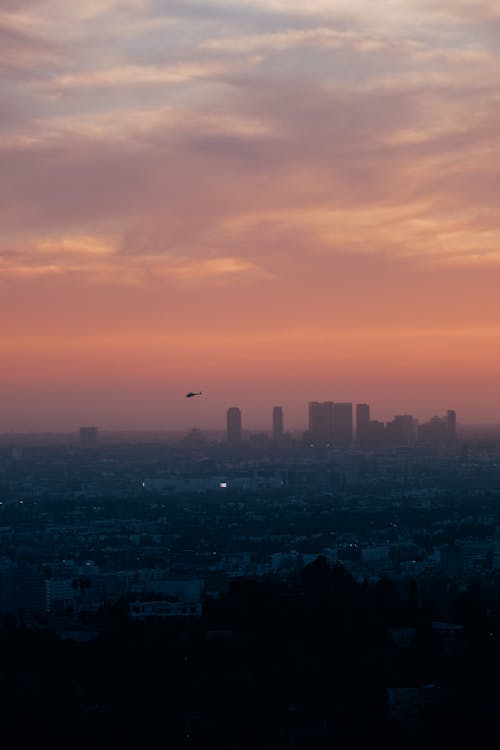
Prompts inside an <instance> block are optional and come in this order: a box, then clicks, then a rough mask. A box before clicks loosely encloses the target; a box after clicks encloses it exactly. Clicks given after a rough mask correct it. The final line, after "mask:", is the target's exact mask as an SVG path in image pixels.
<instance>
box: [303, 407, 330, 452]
mask: <svg viewBox="0 0 500 750" xmlns="http://www.w3.org/2000/svg"><path fill="white" fill-rule="evenodd" d="M309 435H310V438H311V440H312V441H313V442H315V443H331V442H332V439H333V401H324V402H323V403H320V402H318V401H310V402H309Z"/></svg>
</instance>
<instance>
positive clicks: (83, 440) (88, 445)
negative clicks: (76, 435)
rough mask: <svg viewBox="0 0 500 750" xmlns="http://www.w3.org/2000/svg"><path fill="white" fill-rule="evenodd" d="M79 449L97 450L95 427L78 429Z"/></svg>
mask: <svg viewBox="0 0 500 750" xmlns="http://www.w3.org/2000/svg"><path fill="white" fill-rule="evenodd" d="M80 448H84V449H85V450H93V449H94V448H97V427H80Z"/></svg>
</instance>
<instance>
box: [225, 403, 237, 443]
mask: <svg viewBox="0 0 500 750" xmlns="http://www.w3.org/2000/svg"><path fill="white" fill-rule="evenodd" d="M226 437H227V442H228V443H241V411H240V409H238V407H237V406H231V407H230V408H229V409H228V410H227V413H226Z"/></svg>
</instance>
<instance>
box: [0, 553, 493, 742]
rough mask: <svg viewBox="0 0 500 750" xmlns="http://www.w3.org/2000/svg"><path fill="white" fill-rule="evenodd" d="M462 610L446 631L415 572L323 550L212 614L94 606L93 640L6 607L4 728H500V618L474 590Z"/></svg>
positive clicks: (285, 732)
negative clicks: (18, 619)
mask: <svg viewBox="0 0 500 750" xmlns="http://www.w3.org/2000/svg"><path fill="white" fill-rule="evenodd" d="M454 620H455V625H462V626H463V629H461V628H459V627H455V629H452V630H451V632H452V633H454V634H458V635H457V637H456V638H455V640H453V641H452V642H450V640H449V638H447V637H443V631H442V629H436V627H433V622H434V620H433V612H432V608H431V607H428V606H425V605H423V604H422V602H420V600H419V595H418V590H417V586H416V583H415V582H414V581H409V582H408V585H407V586H406V587H403V588H402V589H401V588H400V589H397V588H396V587H395V586H394V584H392V583H391V582H390V581H388V580H387V581H385V580H382V581H379V582H378V583H374V584H372V583H368V582H364V583H362V584H359V583H356V582H355V581H354V579H353V578H352V576H350V574H349V573H347V572H346V570H345V569H344V568H343V567H342V566H340V565H336V566H333V567H331V566H329V565H328V563H327V561H326V559H325V558H323V557H319V558H318V559H317V560H316V561H315V562H313V563H311V564H310V565H308V566H306V567H305V568H304V570H303V572H302V575H301V578H300V580H297V581H296V582H295V583H293V584H292V583H289V584H284V583H282V584H280V583H276V582H261V581H259V582H258V581H254V580H249V579H237V580H235V581H234V582H233V583H232V585H231V587H230V590H229V592H228V593H226V594H224V595H221V596H219V597H217V598H212V599H207V600H206V601H205V602H204V606H203V614H202V617H201V618H185V619H170V618H169V619H165V620H161V619H149V620H146V621H144V622H133V621H132V620H131V619H130V618H129V616H128V603H127V602H126V601H121V602H119V603H118V604H117V605H115V606H113V607H111V608H109V609H106V610H103V611H101V612H100V613H98V614H97V615H88V616H87V622H86V623H85V624H86V625H88V626H91V627H94V628H96V629H98V630H99V633H100V635H99V636H98V637H97V638H96V639H95V640H93V641H90V642H87V643H80V642H75V641H69V640H61V639H59V638H57V637H55V636H52V635H50V634H48V633H47V632H43V631H37V630H34V629H28V628H20V627H19V626H18V625H16V624H15V623H14V622H9V621H6V622H5V623H4V628H3V631H2V634H1V636H0V648H1V652H0V653H1V659H0V701H1V706H2V716H3V718H2V727H3V728H2V732H3V735H4V736H5V737H9V738H12V740H11V741H12V742H15V743H16V746H17V747H28V746H32V743H34V742H36V743H37V746H44V747H45V746H47V747H51V748H54V749H56V748H63V747H64V748H67V747H73V748H83V747H85V748H101V747H102V748H104V747H113V748H119V747H132V746H136V747H141V748H153V747H155V748H158V747H162V748H181V747H182V748H184V747H186V748H187V747H192V748H200V749H201V748H203V749H204V750H206V749H207V748H212V747H213V748H220V750H226V748H227V750H229V749H231V750H235V748H238V749H240V748H241V749H242V750H246V749H247V748H248V750H250V748H252V750H255V748H262V749H263V750H264V749H267V748H270V749H271V748H272V749H273V750H281V749H283V750H286V749H287V748H297V749H301V748H303V750H315V748H332V749H333V748H338V747H350V748H357V747H362V746H365V744H369V745H370V746H372V745H373V744H374V743H375V745H376V746H379V745H380V746H384V747H385V748H401V747H405V748H420V747H424V746H425V747H443V746H446V745H450V746H451V745H452V744H453V743H458V742H459V741H461V742H463V741H468V742H473V741H476V742H477V741H478V739H479V737H480V736H483V734H484V733H486V732H494V733H495V734H496V735H497V734H498V731H499V729H500V720H499V712H498V708H499V705H500V683H499V681H498V673H499V669H500V649H499V646H498V633H500V628H499V629H498V631H497V623H496V621H495V618H494V617H493V616H492V614H491V613H490V612H488V610H487V608H486V606H485V604H484V601H483V599H482V596H481V592H480V591H479V590H477V589H469V590H467V591H464V592H462V593H460V594H459V595H458V596H457V601H456V612H455V618H454ZM446 632H447V631H446V628H445V633H446ZM402 635H403V636H407V640H406V641H405V642H403V644H401V642H400V641H401V636H402ZM403 641H404V639H403ZM405 701H406V702H405ZM494 736H495V735H494ZM12 746H14V745H13V744H12Z"/></svg>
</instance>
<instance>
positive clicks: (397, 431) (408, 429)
mask: <svg viewBox="0 0 500 750" xmlns="http://www.w3.org/2000/svg"><path fill="white" fill-rule="evenodd" d="M385 432H386V437H387V440H388V442H389V443H391V444H392V445H412V443H413V442H414V441H415V420H414V418H413V417H412V415H411V414H398V415H397V416H395V417H394V419H393V420H392V422H388V423H387V425H386V430H385Z"/></svg>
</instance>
